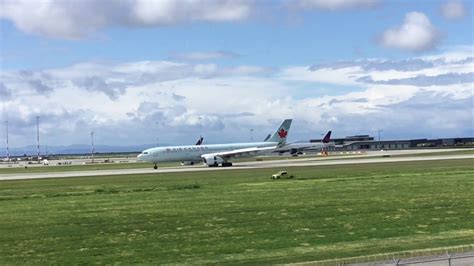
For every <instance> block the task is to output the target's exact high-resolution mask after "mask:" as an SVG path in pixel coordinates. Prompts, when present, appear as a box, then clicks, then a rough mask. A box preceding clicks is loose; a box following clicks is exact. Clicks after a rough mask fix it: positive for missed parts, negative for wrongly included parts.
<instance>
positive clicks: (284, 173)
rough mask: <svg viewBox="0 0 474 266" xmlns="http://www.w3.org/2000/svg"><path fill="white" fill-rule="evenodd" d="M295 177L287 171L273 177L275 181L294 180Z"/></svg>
mask: <svg viewBox="0 0 474 266" xmlns="http://www.w3.org/2000/svg"><path fill="white" fill-rule="evenodd" d="M294 177H295V176H294V175H289V174H288V172H287V171H280V172H278V173H276V174H274V175H272V179H273V180H275V179H280V178H289V179H291V178H294Z"/></svg>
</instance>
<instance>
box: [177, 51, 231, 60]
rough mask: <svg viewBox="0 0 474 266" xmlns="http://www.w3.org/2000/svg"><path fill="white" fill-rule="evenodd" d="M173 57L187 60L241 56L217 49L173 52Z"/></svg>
mask: <svg viewBox="0 0 474 266" xmlns="http://www.w3.org/2000/svg"><path fill="white" fill-rule="evenodd" d="M170 57H171V58H172V59H176V60H185V61H205V60H215V59H229V58H235V57H239V55H238V54H236V53H233V52H225V51H215V52H190V53H172V54H171V56H170Z"/></svg>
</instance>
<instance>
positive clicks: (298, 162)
mask: <svg viewBox="0 0 474 266" xmlns="http://www.w3.org/2000/svg"><path fill="white" fill-rule="evenodd" d="M454 159H474V154H464V155H434V156H428V155H420V156H415V157H375V158H374V157H369V158H340V159H333V160H321V159H316V158H305V159H294V160H273V161H271V160H270V161H253V162H240V163H234V166H232V167H207V166H204V165H199V166H180V167H163V168H159V169H158V170H155V169H153V168H152V165H151V164H150V169H114V170H96V171H67V172H50V173H31V174H28V173H18V174H0V181H6V180H22V179H43V178H72V177H87V176H110V175H130V174H160V173H179V172H194V171H232V170H235V169H262V168H279V167H281V170H284V169H285V168H286V167H295V166H323V165H343V164H368V163H387V162H412V161H432V160H454Z"/></svg>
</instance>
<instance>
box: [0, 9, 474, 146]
mask: <svg viewBox="0 0 474 266" xmlns="http://www.w3.org/2000/svg"><path fill="white" fill-rule="evenodd" d="M0 5H1V8H0V27H1V39H0V49H1V53H0V66H1V69H0V71H1V72H0V78H1V79H0V97H1V98H0V101H1V102H2V109H3V114H2V115H3V118H4V119H3V120H9V123H10V124H11V130H10V131H11V136H10V138H11V139H12V145H13V146H23V145H28V144H32V143H34V138H32V132H33V133H34V131H33V130H32V129H33V128H34V121H35V120H34V117H35V116H36V115H40V116H42V117H44V118H43V119H42V120H43V127H42V129H41V130H42V134H44V135H45V136H46V137H45V139H46V141H47V142H49V143H50V144H49V145H64V144H73V143H87V139H88V136H89V135H88V133H87V134H86V131H87V132H90V131H91V130H95V131H97V134H96V135H97V138H98V141H99V142H100V141H101V142H102V143H104V144H109V145H120V144H123V145H131V144H142V143H152V142H153V139H155V136H156V135H157V131H158V132H160V133H159V135H160V136H161V138H162V139H163V140H164V141H165V142H169V143H186V142H189V141H191V140H194V138H195V135H199V134H203V135H205V137H207V138H206V139H207V140H208V141H209V142H214V143H215V142H221V141H242V140H247V139H246V138H247V137H248V135H249V134H248V131H249V129H250V128H255V129H256V131H255V132H256V133H254V134H256V136H260V135H261V136H262V138H263V137H264V136H265V135H266V134H267V133H268V132H269V131H271V130H273V127H276V124H278V121H280V120H282V119H284V118H286V117H292V118H293V119H294V120H295V123H294V129H293V130H292V131H293V132H291V133H292V135H293V136H292V137H293V138H295V139H300V138H311V137H315V136H316V137H319V135H320V133H321V132H324V131H326V130H329V129H332V130H333V131H334V132H335V135H336V136H345V135H347V134H364V133H366V134H374V131H376V130H377V129H378V128H384V129H385V130H384V132H385V133H384V134H385V136H384V137H386V138H412V137H413V138H414V137H416V138H419V137H444V136H447V137H454V136H461V135H462V136H465V135H473V134H474V133H473V104H472V103H473V100H472V99H473V95H472V82H473V79H472V76H473V71H472V69H473V66H474V63H473V62H472V60H471V59H472V58H473V57H474V55H473V42H474V32H473V14H472V11H473V2H472V1H450V0H445V1H441V0H440V1H416V2H414V1H383V0H380V1H377V0H352V1H327V0H326V1H321V0H295V1H285V0H281V1H252V0H234V1H226V0H221V1H214V0H204V1H197V2H194V3H191V2H188V1H165V0H160V1H152V0H136V1H133V0H122V1H111V0H105V1H94V0H87V1H81V2H71V1H61V0H58V1H41V2H39V1H38V2H35V1H12V0H0ZM369 62H370V63H369ZM206 93H209V94H210V95H208V97H204V96H203V94H206ZM422 96H423V97H422ZM438 99H443V102H445V101H448V102H450V103H451V104H450V105H449V106H448V105H446V106H445V105H443V106H441V105H440V104H439V103H438ZM418 107H419V108H418ZM420 108H421V109H420ZM275 109H278V110H275ZM447 110H452V114H456V117H454V118H452V117H451V116H450V115H448V112H447ZM429 114H433V117H431V116H430V115H429ZM416 118H418V119H419V120H423V122H417V119H416ZM64 119H68V120H67V121H68V122H69V124H68V125H64V124H63V122H62V121H64ZM427 120H429V121H427ZM374 121H382V122H376V123H377V124H375V123H374ZM394 121H396V125H395V124H394V123H395V122H394ZM156 122H158V123H156ZM150 125H152V126H150ZM414 125H418V127H417V128H415V129H414V128H413V127H414ZM79 129H81V130H79ZM82 131H84V132H82ZM2 132H3V130H2ZM117 132H120V133H117ZM162 132H163V133H162ZM57 135H60V136H57ZM133 136H136V137H135V138H134V137H133ZM2 137H3V138H4V136H3V135H2Z"/></svg>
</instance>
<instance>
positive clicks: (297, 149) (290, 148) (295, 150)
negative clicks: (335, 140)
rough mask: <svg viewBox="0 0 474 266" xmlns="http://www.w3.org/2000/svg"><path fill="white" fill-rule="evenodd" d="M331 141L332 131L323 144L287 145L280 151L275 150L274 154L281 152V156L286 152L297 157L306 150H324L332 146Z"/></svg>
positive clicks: (299, 143) (293, 143) (300, 143)
mask: <svg viewBox="0 0 474 266" xmlns="http://www.w3.org/2000/svg"><path fill="white" fill-rule="evenodd" d="M330 141H331V131H328V133H326V135H325V136H324V138H323V139H322V140H321V142H307V143H302V142H292V143H287V144H285V145H283V146H281V147H279V148H278V149H275V151H274V152H279V153H280V154H282V153H284V152H290V154H291V155H294V156H297V155H298V154H301V153H302V152H303V151H304V150H323V149H324V148H326V147H328V146H329V145H330V143H329V142H330Z"/></svg>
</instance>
